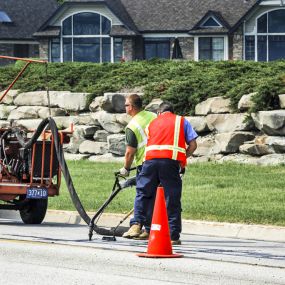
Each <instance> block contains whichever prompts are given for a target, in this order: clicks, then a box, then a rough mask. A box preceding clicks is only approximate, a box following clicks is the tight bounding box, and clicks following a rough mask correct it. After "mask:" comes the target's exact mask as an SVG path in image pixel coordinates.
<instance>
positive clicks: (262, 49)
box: [257, 36, 267, 61]
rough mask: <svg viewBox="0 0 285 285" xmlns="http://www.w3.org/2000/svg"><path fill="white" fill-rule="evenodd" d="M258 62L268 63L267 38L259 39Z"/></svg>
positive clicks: (259, 37)
mask: <svg viewBox="0 0 285 285" xmlns="http://www.w3.org/2000/svg"><path fill="white" fill-rule="evenodd" d="M257 60H258V61H267V37H266V36H258V37H257Z"/></svg>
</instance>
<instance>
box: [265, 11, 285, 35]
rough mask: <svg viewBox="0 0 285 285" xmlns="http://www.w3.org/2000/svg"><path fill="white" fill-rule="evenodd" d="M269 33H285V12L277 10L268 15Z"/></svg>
mask: <svg viewBox="0 0 285 285" xmlns="http://www.w3.org/2000/svg"><path fill="white" fill-rule="evenodd" d="M268 32H269V33H284V32H285V10H276V11H272V12H269V13H268Z"/></svg>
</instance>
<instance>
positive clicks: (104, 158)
mask: <svg viewBox="0 0 285 285" xmlns="http://www.w3.org/2000/svg"><path fill="white" fill-rule="evenodd" d="M88 160H89V161H93V162H120V163H124V161H125V158H124V157H123V156H115V155H113V154H112V153H106V154H103V155H92V156H90V157H89V159H88ZM115 170H117V169H115Z"/></svg>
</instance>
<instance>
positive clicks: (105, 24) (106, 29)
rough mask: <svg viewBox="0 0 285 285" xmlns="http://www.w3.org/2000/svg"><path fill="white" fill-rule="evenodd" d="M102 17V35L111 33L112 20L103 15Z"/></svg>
mask: <svg viewBox="0 0 285 285" xmlns="http://www.w3.org/2000/svg"><path fill="white" fill-rule="evenodd" d="M101 19H102V35H109V34H110V31H111V21H109V20H108V19H107V18H105V17H103V16H101Z"/></svg>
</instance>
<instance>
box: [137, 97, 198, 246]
mask: <svg viewBox="0 0 285 285" xmlns="http://www.w3.org/2000/svg"><path fill="white" fill-rule="evenodd" d="M146 132H147V135H148V141H147V146H146V152H145V161H144V163H143V167H142V170H141V172H140V173H139V175H138V177H137V196H138V197H137V203H136V204H135V210H134V217H137V220H140V219H141V220H142V223H143V224H144V226H145V229H146V232H144V233H142V235H143V236H144V237H146V236H147V235H148V234H149V231H150V223H151V218H152V212H153V206H154V199H155V195H156V189H157V186H158V185H159V184H161V185H162V186H163V187H164V190H165V199H166V205H167V212H168V220H169V227H170V235H171V241H172V244H181V241H180V233H181V230H182V224H181V210H182V209H181V192H182V181H181V177H180V173H181V172H183V171H184V170H185V166H186V164H187V158H188V157H190V156H191V155H192V154H193V152H194V151H195V149H196V148H197V143H196V138H197V137H198V135H197V133H196V132H195V130H194V129H193V127H192V126H191V124H190V123H189V122H188V121H187V120H186V119H185V118H184V117H181V116H178V115H175V114H174V113H173V106H172V104H171V103H168V102H163V103H161V104H160V106H159V109H158V117H157V118H156V119H154V120H153V121H152V122H151V123H150V124H149V126H148V128H147V130H146ZM143 219H145V220H144V221H143Z"/></svg>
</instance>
